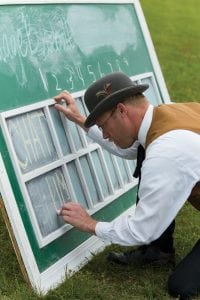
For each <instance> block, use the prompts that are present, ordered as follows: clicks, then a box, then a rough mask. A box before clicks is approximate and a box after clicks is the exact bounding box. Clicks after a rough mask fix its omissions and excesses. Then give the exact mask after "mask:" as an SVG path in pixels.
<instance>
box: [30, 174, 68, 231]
mask: <svg viewBox="0 0 200 300" xmlns="http://www.w3.org/2000/svg"><path fill="white" fill-rule="evenodd" d="M26 185H27V190H28V193H29V196H30V200H31V204H32V207H33V210H34V212H35V217H36V219H37V223H38V226H39V228H40V231H41V234H42V236H43V237H45V236H47V235H48V234H50V233H52V232H53V231H55V230H56V229H58V228H59V227H61V226H62V225H64V224H65V223H64V221H63V219H62V218H61V217H59V216H58V215H57V210H59V209H60V208H61V206H62V205H63V204H64V203H65V202H67V201H69V193H68V190H67V185H66V182H65V179H64V176H63V172H62V169H61V168H57V169H55V170H53V171H51V172H48V173H46V174H43V175H41V176H39V177H37V178H35V179H32V180H30V181H29V182H27V184H26Z"/></svg>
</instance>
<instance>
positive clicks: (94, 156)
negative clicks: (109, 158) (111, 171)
mask: <svg viewBox="0 0 200 300" xmlns="http://www.w3.org/2000/svg"><path fill="white" fill-rule="evenodd" d="M92 159H93V164H94V166H95V170H96V174H97V177H98V179H99V183H100V185H101V189H102V192H103V196H104V197H105V198H106V197H107V196H108V195H109V189H108V184H107V181H106V178H105V175H104V172H103V168H102V164H101V162H100V159H99V156H98V152H97V151H93V152H92Z"/></svg>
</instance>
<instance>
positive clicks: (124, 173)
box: [117, 157, 130, 183]
mask: <svg viewBox="0 0 200 300" xmlns="http://www.w3.org/2000/svg"><path fill="white" fill-rule="evenodd" d="M117 163H118V166H119V170H120V174H121V176H122V178H123V182H124V183H128V182H129V181H130V180H129V177H128V174H127V171H126V168H125V161H124V159H122V158H120V157H117Z"/></svg>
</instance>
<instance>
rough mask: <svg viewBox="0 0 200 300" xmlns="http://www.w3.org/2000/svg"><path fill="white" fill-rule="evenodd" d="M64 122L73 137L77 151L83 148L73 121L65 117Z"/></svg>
mask: <svg viewBox="0 0 200 300" xmlns="http://www.w3.org/2000/svg"><path fill="white" fill-rule="evenodd" d="M66 122H67V128H68V130H69V132H70V134H71V136H72V139H73V143H74V147H75V149H76V150H77V151H78V150H79V149H81V148H83V144H82V141H81V137H80V134H79V131H78V127H77V125H76V124H75V123H73V122H71V121H69V120H67V119H66Z"/></svg>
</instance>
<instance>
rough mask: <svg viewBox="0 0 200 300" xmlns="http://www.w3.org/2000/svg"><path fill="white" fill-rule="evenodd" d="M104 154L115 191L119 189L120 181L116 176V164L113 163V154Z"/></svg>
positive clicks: (105, 152) (104, 152)
mask: <svg viewBox="0 0 200 300" xmlns="http://www.w3.org/2000/svg"><path fill="white" fill-rule="evenodd" d="M103 154H104V158H105V161H106V165H107V167H108V171H109V175H110V179H111V181H112V184H113V187H114V189H119V181H118V178H117V175H116V170H115V167H114V163H113V161H112V157H111V154H110V153H109V152H107V151H106V150H103Z"/></svg>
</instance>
